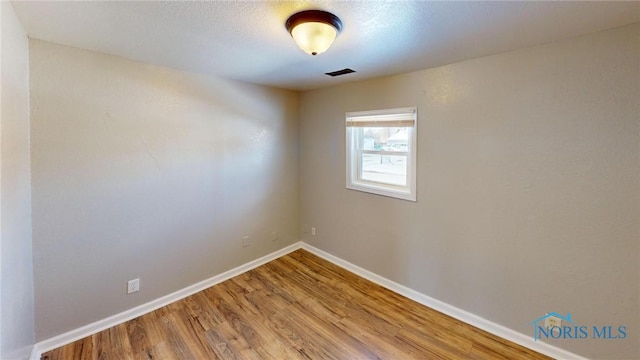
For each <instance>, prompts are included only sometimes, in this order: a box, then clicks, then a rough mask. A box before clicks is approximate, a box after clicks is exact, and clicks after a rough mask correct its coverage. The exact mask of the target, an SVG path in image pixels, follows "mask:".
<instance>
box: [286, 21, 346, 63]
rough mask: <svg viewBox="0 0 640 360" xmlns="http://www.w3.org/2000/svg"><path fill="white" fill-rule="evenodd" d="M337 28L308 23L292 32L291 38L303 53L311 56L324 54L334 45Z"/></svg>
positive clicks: (319, 23)
mask: <svg viewBox="0 0 640 360" xmlns="http://www.w3.org/2000/svg"><path fill="white" fill-rule="evenodd" d="M336 35H338V32H337V31H336V28H334V27H333V26H331V25H329V24H325V23H321V22H307V23H302V24H299V25H297V26H296V27H294V28H293V29H292V30H291V36H292V37H293V40H295V42H296V44H298V47H299V48H300V49H302V51H304V52H306V53H307V54H311V55H318V54H322V53H323V52H325V51H327V49H328V48H329V47H330V46H331V44H333V41H334V40H335V39H336Z"/></svg>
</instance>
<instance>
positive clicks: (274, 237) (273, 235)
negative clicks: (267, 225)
mask: <svg viewBox="0 0 640 360" xmlns="http://www.w3.org/2000/svg"><path fill="white" fill-rule="evenodd" d="M278 239H280V237H279V236H278V232H277V231H274V232H272V233H271V241H274V242H275V241H278Z"/></svg>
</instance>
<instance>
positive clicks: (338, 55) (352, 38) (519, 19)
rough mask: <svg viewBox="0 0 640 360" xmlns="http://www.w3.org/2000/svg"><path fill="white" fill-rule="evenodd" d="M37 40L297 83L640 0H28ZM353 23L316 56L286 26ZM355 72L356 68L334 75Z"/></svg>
mask: <svg viewBox="0 0 640 360" xmlns="http://www.w3.org/2000/svg"><path fill="white" fill-rule="evenodd" d="M13 6H14V8H15V11H16V13H17V14H18V17H19V19H20V21H21V22H22V25H23V26H24V28H25V30H26V32H27V33H28V34H29V36H30V37H32V38H36V39H41V40H46V41H51V42H55V43H59V44H64V45H70V46H75V47H79V48H84V49H90V50H95V51H100V52H104V53H108V54H114V55H119V56H122V57H125V58H129V59H133V60H138V61H142V62H146V63H151V64H157V65H162V66H167V67H171V68H176V69H182V70H186V71H191V72H199V73H206V74H212V75H217V76H221V77H225V78H231V79H237V80H242V81H247V82H253V83H258V84H265V85H272V86H277V87H283V88H289V89H298V90H303V89H311V88H318V87H323V86H328V85H332V84H337V83H341V82H346V81H353V80H359V79H365V78H372V77H377V76H383V75H390V74H397V73H401V72H407V71H413V70H418V69H424V68H429V67H435V66H438V65H444V64H450V63H453V62H458V61H462V60H467V59H472V58H477V57H481V56H486V55H491V54H496V53H500V52H504V51H508V50H514V49H517V48H522V47H527V46H532V45H539V44H544V43H549V42H553V41H558V40H562V39H566V38H570V37H574V36H578V35H582V34H587V33H591V32H596V31H599V30H604V29H609V28H613V27H617V26H621V25H626V24H630V23H635V22H640V2H486V1H485V2H426V1H403V2H382V1H357V2H356V1H297V2H281V1H252V2H239V1H236V2H227V1H225V2H223V1H211V2H180V1H172V2H156V1H154V2H132V1H124V2H108V1H107V2H93V1H92V2H20V1H14V2H13ZM306 9H321V10H327V11H330V12H333V13H334V14H336V15H337V16H338V17H340V18H341V19H342V21H343V24H344V28H343V31H342V33H341V34H340V35H338V38H337V39H336V42H335V43H334V44H333V46H332V47H331V48H330V49H329V50H328V51H327V52H326V53H324V54H320V55H318V56H316V57H312V56H310V55H307V54H305V53H303V52H302V51H301V50H299V49H298V48H297V47H296V45H295V43H294V42H293V39H291V37H290V36H289V34H288V32H287V31H286V29H285V28H284V23H285V21H286V19H287V18H288V17H289V16H290V15H291V14H293V13H294V12H297V11H300V10H306ZM345 67H350V68H352V69H354V70H356V71H357V73H355V74H349V75H345V76H343V77H338V78H329V77H327V76H326V75H324V73H325V72H329V71H334V70H339V69H342V68H345Z"/></svg>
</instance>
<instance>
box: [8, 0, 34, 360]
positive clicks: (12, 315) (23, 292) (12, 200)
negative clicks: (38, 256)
mask: <svg viewBox="0 0 640 360" xmlns="http://www.w3.org/2000/svg"><path fill="white" fill-rule="evenodd" d="M0 12H1V19H2V20H1V22H2V39H1V43H2V50H1V53H0V54H1V56H0V63H1V65H0V68H1V73H2V75H1V81H0V83H1V89H0V92H1V93H2V95H1V98H2V100H1V101H2V104H1V105H0V106H1V109H2V110H1V114H0V120H1V121H0V144H1V147H0V179H1V180H0V204H1V206H0V214H1V216H0V229H1V230H0V249H1V251H0V254H1V256H0V264H1V268H0V283H1V286H0V294H1V296H0V304H1V311H0V330H1V331H0V334H1V335H0V338H1V340H0V358H1V359H4V360H13V359H26V358H27V357H28V356H29V352H30V350H31V345H33V342H34V314H33V312H34V310H33V263H32V255H31V189H30V169H29V41H28V39H27V35H26V34H25V32H24V30H23V29H22V27H21V25H20V23H19V22H18V18H17V17H16V14H15V13H14V11H13V7H12V6H11V3H9V2H6V1H2V2H0Z"/></svg>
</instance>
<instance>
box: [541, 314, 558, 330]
mask: <svg viewBox="0 0 640 360" xmlns="http://www.w3.org/2000/svg"><path fill="white" fill-rule="evenodd" d="M544 327H546V328H547V329H548V328H552V327H559V328H561V327H562V319H560V318H557V317H555V316H549V317H547V318H546V319H544Z"/></svg>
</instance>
